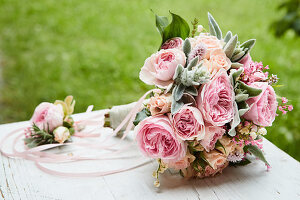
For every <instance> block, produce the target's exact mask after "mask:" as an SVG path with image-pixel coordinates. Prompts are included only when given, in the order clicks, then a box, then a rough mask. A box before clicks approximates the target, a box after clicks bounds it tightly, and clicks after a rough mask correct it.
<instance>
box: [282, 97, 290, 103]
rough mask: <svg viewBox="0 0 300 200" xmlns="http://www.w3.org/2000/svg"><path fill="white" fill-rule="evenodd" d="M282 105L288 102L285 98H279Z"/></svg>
mask: <svg viewBox="0 0 300 200" xmlns="http://www.w3.org/2000/svg"><path fill="white" fill-rule="evenodd" d="M281 101H282V103H287V102H288V101H289V100H288V99H287V98H286V97H282V98H281Z"/></svg>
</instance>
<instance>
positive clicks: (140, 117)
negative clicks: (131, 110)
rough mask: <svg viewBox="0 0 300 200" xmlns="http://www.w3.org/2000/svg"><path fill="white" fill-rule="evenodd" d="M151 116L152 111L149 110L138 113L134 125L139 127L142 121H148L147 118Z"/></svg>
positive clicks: (145, 109) (144, 109)
mask: <svg viewBox="0 0 300 200" xmlns="http://www.w3.org/2000/svg"><path fill="white" fill-rule="evenodd" d="M149 116H151V113H150V111H149V110H148V109H147V108H143V110H141V111H140V112H138V113H137V114H136V116H135V120H134V121H133V124H134V125H135V126H137V125H138V124H139V123H140V122H141V121H143V120H144V119H146V118H147V117H149Z"/></svg>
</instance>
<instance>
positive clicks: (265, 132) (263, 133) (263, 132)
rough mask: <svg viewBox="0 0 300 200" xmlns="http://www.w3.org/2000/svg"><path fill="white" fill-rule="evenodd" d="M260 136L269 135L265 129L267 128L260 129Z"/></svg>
mask: <svg viewBox="0 0 300 200" xmlns="http://www.w3.org/2000/svg"><path fill="white" fill-rule="evenodd" d="M257 133H258V134H260V135H267V129H265V128H260V129H258V132H257Z"/></svg>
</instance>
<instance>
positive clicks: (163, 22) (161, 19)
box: [155, 14, 169, 37]
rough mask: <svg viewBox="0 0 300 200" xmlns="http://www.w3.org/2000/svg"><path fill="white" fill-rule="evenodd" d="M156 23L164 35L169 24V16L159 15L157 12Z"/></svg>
mask: <svg viewBox="0 0 300 200" xmlns="http://www.w3.org/2000/svg"><path fill="white" fill-rule="evenodd" d="M155 24H156V28H157V30H158V32H159V33H160V35H161V37H163V34H164V30H165V28H166V27H167V26H168V24H169V21H168V18H167V17H165V16H158V15H156V14H155Z"/></svg>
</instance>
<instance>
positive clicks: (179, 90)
mask: <svg viewBox="0 0 300 200" xmlns="http://www.w3.org/2000/svg"><path fill="white" fill-rule="evenodd" d="M184 90H185V86H184V85H183V84H179V85H176V86H175V88H174V89H173V93H172V95H173V98H174V100H175V101H179V100H180V99H181V98H182V95H183V93H184Z"/></svg>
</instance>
